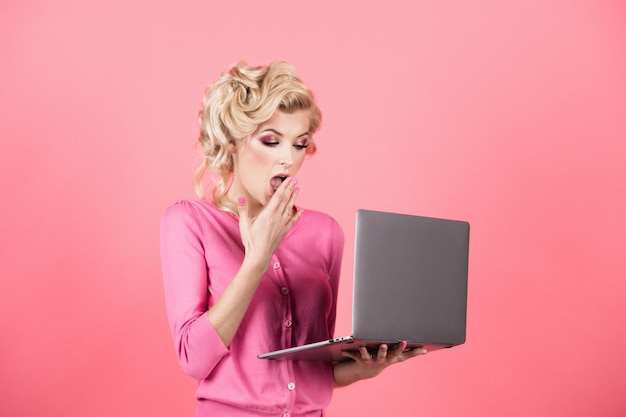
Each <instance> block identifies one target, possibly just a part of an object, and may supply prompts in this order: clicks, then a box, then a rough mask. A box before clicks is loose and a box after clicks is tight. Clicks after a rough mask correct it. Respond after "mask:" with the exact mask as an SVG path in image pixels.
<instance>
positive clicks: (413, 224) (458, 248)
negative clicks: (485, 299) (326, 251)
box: [258, 210, 470, 361]
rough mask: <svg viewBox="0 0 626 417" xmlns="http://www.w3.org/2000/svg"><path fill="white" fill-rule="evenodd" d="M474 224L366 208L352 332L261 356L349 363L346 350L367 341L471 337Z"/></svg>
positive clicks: (417, 343)
mask: <svg viewBox="0 0 626 417" xmlns="http://www.w3.org/2000/svg"><path fill="white" fill-rule="evenodd" d="M469 230H470V225H469V223H468V222H465V221H458V220H447V219H437V218H431V217H422V216H411V215H406V214H396V213H386V212H380V211H372V210H358V211H357V215H356V237H355V251H354V285H353V291H354V292H353V301H352V335H350V336H346V337H339V338H333V339H329V340H324V341H319V342H316V343H311V344H307V345H303V346H294V347H291V348H288V349H282V350H278V351H274V352H268V353H263V354H260V355H258V357H259V358H260V359H289V360H318V361H341V360H346V359H348V358H346V357H344V356H342V354H341V352H342V351H344V350H351V351H356V350H358V348H359V347H361V346H365V347H367V349H368V350H370V351H372V352H374V351H376V350H377V349H378V347H379V346H380V345H381V344H382V343H386V344H388V345H389V347H390V348H393V347H394V346H396V345H397V344H398V343H399V342H401V341H406V342H408V347H407V349H412V348H416V347H424V348H426V349H427V350H428V351H433V350H438V349H442V348H451V347H453V346H457V345H460V344H463V343H465V324H466V315H467V273H468V252H469Z"/></svg>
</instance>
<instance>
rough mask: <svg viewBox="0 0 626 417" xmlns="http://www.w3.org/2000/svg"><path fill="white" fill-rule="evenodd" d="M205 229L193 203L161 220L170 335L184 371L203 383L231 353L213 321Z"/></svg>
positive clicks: (178, 206)
mask: <svg viewBox="0 0 626 417" xmlns="http://www.w3.org/2000/svg"><path fill="white" fill-rule="evenodd" d="M205 250H206V248H205V247H204V245H203V240H202V227H201V224H200V222H199V221H198V215H197V211H196V208H195V207H194V206H193V205H192V204H191V203H189V202H185V201H182V202H179V203H177V204H175V205H173V206H171V207H169V208H168V209H167V210H166V212H165V213H164V215H163V218H162V221H161V264H162V269H163V284H164V292H165V305H166V310H167V317H168V321H169V325H170V330H171V332H172V336H173V338H174V344H175V347H176V351H177V354H178V361H179V363H180V366H181V368H182V369H183V371H184V372H185V373H186V374H188V375H190V376H191V377H193V378H195V379H198V380H200V379H205V378H207V377H208V376H209V374H210V373H211V371H212V370H213V368H214V367H215V366H216V365H217V364H218V363H219V361H220V360H221V359H222V358H223V357H224V356H225V355H227V354H228V349H227V348H226V347H225V346H224V344H223V342H222V340H221V339H220V337H219V335H218V334H217V332H216V331H215V329H214V328H213V326H212V325H211V322H210V321H209V318H208V315H207V314H206V313H207V310H208V272H207V265H206V260H205V256H204V251H205Z"/></svg>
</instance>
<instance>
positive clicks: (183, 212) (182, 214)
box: [162, 200, 232, 226]
mask: <svg viewBox="0 0 626 417" xmlns="http://www.w3.org/2000/svg"><path fill="white" fill-rule="evenodd" d="M230 217H232V216H231V215H230V214H228V213H226V212H224V211H222V210H220V209H218V208H217V207H216V206H215V205H214V204H213V202H212V201H209V200H180V201H177V202H175V203H174V204H172V205H171V206H169V207H167V208H166V209H165V211H164V213H163V217H162V224H163V225H180V226H183V225H186V226H190V225H191V224H194V225H196V226H201V225H203V224H206V223H212V224H215V223H217V224H223V223H226V222H229V221H230V222H232V219H231V218H230Z"/></svg>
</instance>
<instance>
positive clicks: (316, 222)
mask: <svg viewBox="0 0 626 417" xmlns="http://www.w3.org/2000/svg"><path fill="white" fill-rule="evenodd" d="M300 221H301V224H300V225H299V226H298V233H303V232H304V233H305V234H307V235H311V236H313V237H314V238H315V240H317V241H319V242H320V243H321V242H323V241H325V242H329V241H330V242H332V243H333V246H335V245H336V246H343V241H344V234H343V229H342V228H341V225H340V224H339V223H338V222H337V220H335V219H334V218H333V217H332V216H330V215H328V214H326V213H322V212H320V211H316V210H308V209H305V210H304V213H302V218H301V219H300Z"/></svg>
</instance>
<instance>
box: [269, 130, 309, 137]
mask: <svg viewBox="0 0 626 417" xmlns="http://www.w3.org/2000/svg"><path fill="white" fill-rule="evenodd" d="M265 132H272V133H275V134H276V135H278V136H280V137H281V138H282V137H283V136H284V135H283V134H282V133H280V132H279V131H278V130H276V129H272V128H268V129H264V130H262V131H261V133H265ZM309 133H310V132H304V133H301V134H299V135H298V136H296V138H301V137H302V136H306V135H308V134H309Z"/></svg>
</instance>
